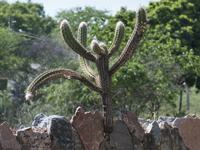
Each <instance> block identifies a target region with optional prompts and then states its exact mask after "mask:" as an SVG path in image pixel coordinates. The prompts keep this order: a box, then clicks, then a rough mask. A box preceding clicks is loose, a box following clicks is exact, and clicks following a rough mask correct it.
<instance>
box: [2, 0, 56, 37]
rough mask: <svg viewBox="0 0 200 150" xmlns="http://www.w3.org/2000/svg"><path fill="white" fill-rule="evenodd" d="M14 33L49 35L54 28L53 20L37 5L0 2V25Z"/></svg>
mask: <svg viewBox="0 0 200 150" xmlns="http://www.w3.org/2000/svg"><path fill="white" fill-rule="evenodd" d="M9 22H10V23H11V24H10V27H11V28H12V29H13V30H14V31H20V32H22V31H24V32H27V33H33V34H49V33H50V32H51V31H52V29H53V28H54V27H55V26H56V22H55V20H53V19H52V18H51V17H49V16H46V15H45V11H44V7H43V6H42V5H41V4H37V3H31V2H28V3H21V2H19V1H17V2H16V3H13V4H9V3H7V2H6V1H1V2H0V24H3V25H4V26H6V27H8V26H9Z"/></svg>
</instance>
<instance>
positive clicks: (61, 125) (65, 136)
mask: <svg viewBox="0 0 200 150" xmlns="http://www.w3.org/2000/svg"><path fill="white" fill-rule="evenodd" d="M47 133H48V134H49V135H50V137H51V150H61V149H62V150H72V149H73V146H74V143H73V142H72V128H71V124H70V122H69V120H67V118H65V117H63V116H57V115H53V116H50V117H49V119H48V124H47Z"/></svg>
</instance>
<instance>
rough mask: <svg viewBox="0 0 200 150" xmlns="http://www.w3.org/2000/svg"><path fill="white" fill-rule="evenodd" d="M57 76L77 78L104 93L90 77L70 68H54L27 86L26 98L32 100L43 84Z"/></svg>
mask: <svg viewBox="0 0 200 150" xmlns="http://www.w3.org/2000/svg"><path fill="white" fill-rule="evenodd" d="M56 78H65V79H77V80H79V81H81V82H82V83H84V84H85V85H86V86H88V87H89V88H91V89H92V90H94V91H96V92H98V93H102V90H101V89H100V88H99V87H97V86H96V85H94V84H93V83H92V82H90V81H89V80H88V79H86V78H85V77H84V76H82V75H81V74H79V73H78V72H76V71H73V70H70V69H54V70H49V71H46V72H44V73H42V74H40V75H39V76H38V77H36V78H35V80H34V81H33V82H32V83H31V84H30V85H29V86H28V88H27V91H26V95H28V96H26V100H32V98H33V97H34V96H36V95H37V93H38V89H39V88H40V86H41V85H43V84H45V83H47V82H49V81H51V80H53V79H56ZM31 94H32V95H31Z"/></svg>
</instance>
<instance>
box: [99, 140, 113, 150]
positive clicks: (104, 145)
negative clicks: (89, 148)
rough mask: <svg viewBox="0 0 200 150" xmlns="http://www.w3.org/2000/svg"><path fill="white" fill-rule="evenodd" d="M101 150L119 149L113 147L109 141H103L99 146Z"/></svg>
mask: <svg viewBox="0 0 200 150" xmlns="http://www.w3.org/2000/svg"><path fill="white" fill-rule="evenodd" d="M99 150H117V148H116V147H112V146H111V145H110V142H109V141H103V142H101V144H100V146H99Z"/></svg>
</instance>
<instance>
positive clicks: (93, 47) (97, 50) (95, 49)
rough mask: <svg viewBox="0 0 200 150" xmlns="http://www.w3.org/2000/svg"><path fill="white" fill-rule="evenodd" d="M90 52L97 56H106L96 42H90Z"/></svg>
mask: <svg viewBox="0 0 200 150" xmlns="http://www.w3.org/2000/svg"><path fill="white" fill-rule="evenodd" d="M91 50H92V51H93V52H94V53H96V54H98V55H105V54H106V51H105V50H104V49H103V48H102V47H100V45H99V44H98V42H97V41H96V40H93V41H92V43H91Z"/></svg>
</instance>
